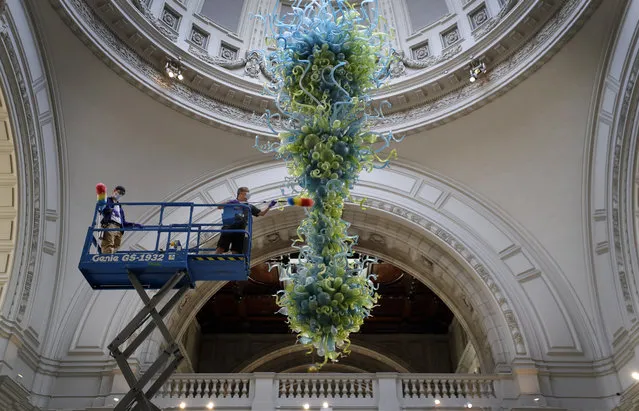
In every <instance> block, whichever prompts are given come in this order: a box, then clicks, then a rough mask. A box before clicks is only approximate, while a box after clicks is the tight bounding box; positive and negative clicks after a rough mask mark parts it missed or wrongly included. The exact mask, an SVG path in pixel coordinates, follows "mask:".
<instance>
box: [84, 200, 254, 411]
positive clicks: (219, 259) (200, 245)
mask: <svg viewBox="0 0 639 411" xmlns="http://www.w3.org/2000/svg"><path fill="white" fill-rule="evenodd" d="M120 206H121V207H123V208H124V209H126V211H127V212H128V213H130V214H131V213H132V211H133V210H134V209H135V208H140V207H142V208H144V209H145V211H146V212H147V213H150V214H155V215H158V217H159V221H158V222H157V224H151V225H145V226H143V227H121V228H103V227H102V226H101V225H100V219H101V218H100V211H101V208H100V206H99V205H96V208H95V211H94V214H93V222H92V224H91V226H90V227H89V229H88V231H87V235H86V239H85V242H84V248H83V250H82V256H81V259H80V264H79V266H78V267H79V269H80V271H81V272H82V274H83V275H84V277H85V279H86V280H87V282H88V283H89V284H90V285H91V287H93V288H94V289H96V290H122V289H134V290H135V291H136V292H137V293H138V295H139V296H140V299H141V300H142V302H143V303H144V307H143V308H142V310H140V312H139V313H138V314H136V315H135V316H134V317H133V319H132V320H131V321H130V322H129V323H128V324H127V325H126V326H125V327H124V329H123V330H122V331H121V332H120V333H119V334H118V336H117V337H116V338H115V339H114V340H113V341H112V342H111V343H110V344H109V346H108V348H109V351H110V353H111V355H112V356H113V357H114V358H115V360H116V362H117V364H118V367H119V368H120V370H121V371H122V375H123V376H124V378H125V379H126V381H127V383H128V384H129V387H130V388H131V389H130V391H129V392H128V393H127V394H126V395H125V396H124V397H123V398H122V399H121V400H120V401H119V402H118V405H117V406H116V407H115V410H116V411H124V410H140V411H147V410H152V411H156V410H159V408H157V407H156V406H155V405H153V403H152V402H151V399H152V398H153V396H154V395H155V393H156V392H157V390H159V389H160V387H162V385H163V384H164V383H165V382H166V380H167V379H168V378H169V377H170V376H171V374H172V373H173V372H174V371H175V369H177V367H178V365H179V364H180V362H181V361H182V359H183V354H182V353H181V351H180V348H179V345H178V343H177V342H176V341H175V338H174V337H173V336H172V335H171V334H170V332H169V330H168V328H167V327H166V325H165V324H164V321H163V320H164V317H166V315H168V314H169V312H170V311H171V309H172V308H173V307H174V306H175V305H176V304H177V303H178V302H179V301H180V299H181V298H182V296H183V295H184V294H185V293H186V291H187V290H188V289H189V288H193V287H195V283H196V282H197V281H231V280H245V279H246V278H247V277H248V273H249V267H250V258H251V233H252V218H251V209H250V206H249V205H247V204H239V203H236V204H224V205H218V204H194V203H121V204H120ZM219 208H222V209H223V210H224V211H223V212H222V219H223V221H225V222H226V223H227V224H228V221H229V219H233V218H237V216H238V215H241V216H242V217H243V218H244V221H246V228H244V229H235V230H229V229H224V228H223V227H224V226H223V223H219V222H212V221H210V220H215V218H214V217H213V216H215V214H216V213H219ZM153 211H155V213H153ZM207 220H209V221H207ZM107 231H122V232H123V236H124V238H123V239H124V240H126V239H127V237H128V236H131V237H133V238H131V239H132V240H135V242H136V244H144V245H147V247H144V248H143V249H135V250H127V251H118V252H116V253H113V254H103V253H102V252H101V248H100V238H101V237H102V236H103V235H104V233H105V232H107ZM224 233H228V234H232V235H233V236H234V237H235V241H238V242H239V241H241V242H242V253H241V254H223V255H220V254H216V253H215V249H216V241H215V237H216V236H217V235H221V234H224ZM127 242H128V241H127ZM174 289H177V292H172V290H174ZM147 290H158V291H157V292H156V293H155V295H153V297H150V296H149V295H148V294H147ZM169 296H170V297H169ZM165 299H168V301H167V302H166V303H164V305H163V307H162V308H161V309H159V310H158V307H159V305H160V303H161V302H162V301H163V300H165ZM156 328H157V329H158V330H159V331H160V332H161V333H162V335H163V336H164V339H165V340H166V345H165V348H164V349H163V351H162V353H161V354H160V356H159V357H158V358H157V359H156V360H155V362H154V363H153V364H152V365H151V366H150V367H149V369H148V370H147V371H146V372H145V373H144V374H143V375H141V376H140V377H139V378H137V377H136V375H135V373H134V372H133V371H132V369H131V367H130V366H129V361H128V359H129V357H130V356H131V355H132V354H133V353H134V352H135V350H137V348H138V347H139V346H140V345H142V343H144V341H145V340H146V339H147V338H148V337H149V336H150V335H151V333H152V332H153V331H154V330H155V329H156ZM129 340H130V341H129ZM127 342H128V344H126V343H127ZM125 344H126V347H124V345H125Z"/></svg>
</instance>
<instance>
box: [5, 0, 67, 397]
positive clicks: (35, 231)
mask: <svg viewBox="0 0 639 411" xmlns="http://www.w3.org/2000/svg"><path fill="white" fill-rule="evenodd" d="M0 3H2V2H0ZM2 6H3V7H0V88H2V89H3V91H4V92H5V95H4V97H5V99H6V104H7V105H6V107H7V114H8V118H9V120H10V121H11V126H12V132H13V134H14V137H15V145H16V171H17V174H18V181H19V189H18V192H17V201H18V203H19V207H18V208H17V214H18V228H17V236H16V248H15V264H14V265H13V268H12V274H11V277H10V281H9V283H8V288H7V290H6V298H5V300H4V303H3V305H2V307H0V309H1V311H0V315H1V316H2V319H3V321H0V329H2V331H0V333H4V332H5V331H6V334H5V335H13V336H14V337H12V342H11V343H12V344H17V345H18V346H19V348H17V349H16V350H17V351H19V352H20V354H19V355H18V356H17V357H22V358H28V359H29V360H25V362H24V363H23V364H21V365H20V367H21V368H22V374H23V375H24V381H23V382H24V384H25V386H27V387H30V386H31V381H32V380H33V378H34V374H35V370H36V369H37V368H38V366H39V361H41V359H43V358H44V359H45V360H47V359H50V358H51V357H50V356H49V354H50V350H49V349H50V347H51V345H52V344H54V342H55V338H51V335H50V334H53V333H55V332H56V330H57V329H56V328H54V326H53V322H51V321H49V320H50V318H49V316H50V315H51V313H52V311H53V306H54V302H55V298H56V294H57V293H59V292H60V291H61V290H60V289H58V288H56V284H58V283H60V282H61V281H58V280H60V279H61V277H62V275H63V274H64V269H63V268H64V267H63V266H64V264H63V263H61V260H60V258H59V257H60V255H62V254H63V253H64V242H63V241H62V238H63V233H64V222H65V221H66V220H65V219H64V217H65V216H64V208H63V207H62V205H63V203H64V199H65V197H66V187H65V186H64V185H62V184H61V182H62V181H63V180H64V177H65V161H64V159H65V153H64V149H65V147H64V141H63V139H62V138H61V129H60V119H59V118H58V117H57V113H56V111H55V109H54V107H55V106H56V103H57V101H56V90H55V86H54V84H53V83H52V82H51V77H50V75H51V73H50V72H49V69H48V66H47V61H46V54H45V53H44V50H43V48H42V44H41V43H40V40H41V39H40V38H39V36H38V33H37V28H34V27H33V26H32V25H31V24H30V12H29V10H27V8H26V7H27V6H26V5H25V4H24V3H22V2H14V3H11V4H10V5H8V4H2ZM41 267H47V268H48V270H41ZM34 301H38V304H34ZM8 324H12V325H11V329H9V328H6V329H4V325H8ZM36 405H41V404H40V403H38V404H36Z"/></svg>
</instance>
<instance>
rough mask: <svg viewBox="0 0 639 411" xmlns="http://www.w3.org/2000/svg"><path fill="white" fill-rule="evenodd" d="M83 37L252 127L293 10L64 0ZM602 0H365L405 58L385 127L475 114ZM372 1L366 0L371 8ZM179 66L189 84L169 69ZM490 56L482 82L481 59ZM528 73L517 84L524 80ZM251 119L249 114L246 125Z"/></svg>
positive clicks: (219, 2)
mask: <svg viewBox="0 0 639 411" xmlns="http://www.w3.org/2000/svg"><path fill="white" fill-rule="evenodd" d="M53 3H55V4H56V5H57V9H58V10H59V12H60V13H61V14H62V15H63V17H64V18H65V19H66V20H67V21H68V22H70V23H72V25H73V26H74V27H75V28H76V33H77V34H78V35H80V36H81V37H82V38H83V40H84V41H85V42H87V43H89V44H90V45H91V47H92V49H93V50H94V51H95V52H96V53H98V54H99V55H100V56H101V57H102V58H103V59H104V60H105V61H107V62H108V64H109V65H110V66H111V67H113V68H114V69H115V70H116V71H118V72H120V73H121V74H122V75H124V76H125V77H127V78H128V79H129V80H130V81H131V82H133V83H134V84H135V85H136V86H137V87H139V88H143V89H146V90H147V92H148V93H149V94H151V95H153V96H154V97H155V98H158V99H160V100H162V101H164V102H165V103H166V104H168V105H170V106H172V107H175V108H176V109H179V110H180V111H183V112H184V113H186V114H188V115H191V116H194V117H196V118H199V119H201V120H204V121H206V122H209V123H215V124H218V125H222V126H225V127H227V128H232V129H239V130H242V131H244V132H248V133H250V134H264V133H267V132H268V130H267V128H266V124H265V121H264V120H263V119H262V118H261V114H262V113H264V112H265V110H267V109H270V110H272V111H273V110H275V107H274V106H273V104H272V100H271V99H270V97H268V96H265V95H264V94H263V93H262V90H263V85H264V83H265V82H268V81H270V79H269V76H268V72H267V71H266V70H265V68H266V64H267V62H266V59H265V56H264V53H263V50H266V49H267V46H266V44H265V38H266V36H267V34H268V27H267V23H265V21H264V19H261V18H259V17H256V16H266V15H268V14H269V13H277V14H279V15H280V16H282V17H283V18H286V16H287V14H288V13H289V12H290V11H291V7H292V4H291V2H290V1H278V0H237V1H231V2H230V1H226V0H113V1H104V0H86V1H72V0H54V1H53ZM593 3H598V2H593V1H591V0H568V1H555V0H544V1H533V0H429V1H421V0H401V1H391V0H378V1H363V2H359V4H357V5H356V7H358V8H361V7H364V8H365V10H366V11H367V12H368V13H372V12H379V13H380V15H381V17H382V18H383V19H384V21H385V22H386V23H387V24H388V26H390V27H394V28H395V29H394V31H393V32H392V33H391V38H392V45H393V47H394V50H395V53H396V56H397V60H396V61H395V62H394V63H393V64H392V66H391V73H392V78H391V80H390V82H389V86H388V87H385V88H383V89H381V90H378V91H377V92H376V93H375V96H374V97H375V99H376V100H377V101H378V102H380V101H383V100H387V101H388V102H390V103H391V104H392V107H391V108H390V110H388V111H387V112H386V113H385V114H386V117H385V118H383V119H381V120H379V121H378V123H377V124H376V125H375V127H376V128H377V129H380V130H390V129H393V130H395V131H399V132H408V131H413V130H417V129H420V128H424V127H432V126H434V125H438V124H441V123H443V122H446V121H449V120H450V119H453V118H455V117H457V116H460V115H463V114H464V113H467V112H468V111H470V110H472V109H473V108H474V107H477V106H478V105H481V104H483V103H485V102H486V101H488V100H490V99H492V98H494V97H496V96H497V95H499V94H501V93H503V92H504V91H506V90H508V88H509V87H512V85H513V84H514V83H515V82H516V81H517V82H518V81H520V80H521V79H522V78H523V77H522V76H525V75H527V74H528V73H529V72H530V71H531V70H532V69H534V68H535V67H538V66H539V65H540V64H542V63H543V62H544V61H545V60H546V59H547V58H549V57H550V55H551V54H552V52H554V51H556V50H557V49H558V48H559V46H561V45H562V44H563V42H565V41H566V40H567V38H568V37H569V35H570V34H571V33H573V32H574V31H575V29H576V28H577V27H578V26H580V25H581V24H582V23H583V20H584V19H585V18H586V17H587V16H588V15H589V14H590V13H591V12H592V10H593V9H594V4H593ZM362 5H363V6H362ZM173 62H175V63H176V64H177V65H178V66H179V69H180V73H179V74H181V75H180V76H179V78H180V80H177V74H178V73H177V71H176V73H175V74H176V78H169V77H168V76H167V71H166V67H167V63H169V64H172V63H173ZM479 64H483V65H484V67H485V69H486V70H485V72H484V73H479V74H480V75H481V76H480V77H479V78H478V81H476V82H471V81H469V80H470V79H469V71H470V70H471V68H472V67H473V66H476V65H479ZM515 80H516V81H515ZM238 120H241V121H238Z"/></svg>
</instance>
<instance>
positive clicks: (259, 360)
mask: <svg viewBox="0 0 639 411" xmlns="http://www.w3.org/2000/svg"><path fill="white" fill-rule="evenodd" d="M350 349H351V351H352V352H353V353H357V354H361V355H363V356H365V357H370V358H374V359H375V360H377V361H379V362H381V363H382V364H384V365H386V366H388V367H389V368H391V369H392V370H393V371H395V372H403V373H408V372H410V371H409V370H408V368H407V367H406V365H405V364H402V363H401V362H400V361H398V360H395V359H393V358H391V357H390V356H388V355H385V354H382V353H379V352H377V351H374V350H371V349H370V348H367V347H364V346H362V345H358V344H352V345H351V346H350ZM306 351H308V349H307V348H304V347H303V346H301V345H299V344H295V345H287V346H284V347H280V348H276V349H271V350H269V351H268V352H261V353H259V354H257V355H255V356H254V357H252V358H249V359H248V360H247V361H246V362H245V363H244V364H242V365H241V366H240V368H239V369H238V371H237V372H238V373H250V372H255V371H256V370H258V369H259V367H261V366H262V365H264V364H266V363H269V362H271V361H276V360H277V359H279V358H282V357H285V356H288V355H291V354H294V353H300V352H306ZM350 367H352V366H350ZM294 368H297V367H294ZM358 370H359V371H358V372H362V370H361V369H358ZM306 371H308V370H304V372H306ZM286 372H292V371H286ZM351 372H352V371H351Z"/></svg>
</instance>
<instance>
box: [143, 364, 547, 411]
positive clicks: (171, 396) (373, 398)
mask: <svg viewBox="0 0 639 411" xmlns="http://www.w3.org/2000/svg"><path fill="white" fill-rule="evenodd" d="M513 394H514V395H513ZM515 398H517V389H516V384H515V382H514V380H513V378H512V376H511V375H464V374H397V373H377V374H328V373H326V374H323V373H322V374H275V373H253V374H175V375H174V376H173V377H172V378H171V379H170V380H169V381H168V382H167V383H166V384H165V385H164V386H163V387H162V388H161V390H160V391H159V392H158V393H157V395H156V396H155V399H154V403H155V404H156V405H158V406H159V407H160V408H162V409H165V410H177V409H180V408H179V405H180V403H184V404H185V406H186V409H189V410H207V409H208V408H207V405H209V403H211V402H212V403H213V404H214V406H215V408H214V409H216V410H230V409H232V410H237V411H240V410H247V411H248V410H263V411H266V410H276V409H290V410H293V409H296V410H301V409H303V407H304V404H309V406H310V409H311V410H319V409H321V408H322V405H323V403H324V402H326V403H328V405H329V410H331V409H332V410H338V409H346V408H348V409H353V407H356V408H357V409H358V410H399V409H402V410H404V409H406V410H409V409H420V410H423V409H424V408H430V407H433V408H436V407H437V408H441V409H446V410H457V409H460V410H461V409H464V408H468V404H472V407H473V408H477V409H493V407H498V406H503V405H505V403H509V405H510V404H512V405H528V406H537V405H541V404H538V403H539V399H537V400H535V399H534V398H530V403H529V404H522V402H521V401H520V400H515Z"/></svg>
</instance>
